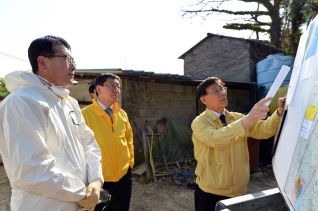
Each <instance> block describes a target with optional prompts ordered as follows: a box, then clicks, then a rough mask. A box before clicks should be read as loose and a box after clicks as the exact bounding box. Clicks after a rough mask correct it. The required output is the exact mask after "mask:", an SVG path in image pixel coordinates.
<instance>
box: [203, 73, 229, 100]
mask: <svg viewBox="0 0 318 211" xmlns="http://www.w3.org/2000/svg"><path fill="white" fill-rule="evenodd" d="M215 83H218V84H221V85H222V86H224V85H225V83H224V82H223V81H222V80H221V79H219V78H218V77H208V78H206V79H205V80H203V81H202V82H201V83H200V84H199V86H198V87H197V97H198V98H200V97H202V96H204V95H207V92H206V88H208V87H209V86H210V85H212V84H215Z"/></svg>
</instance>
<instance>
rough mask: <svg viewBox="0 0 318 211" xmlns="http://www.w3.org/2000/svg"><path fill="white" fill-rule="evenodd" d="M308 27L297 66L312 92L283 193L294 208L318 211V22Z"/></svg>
mask: <svg viewBox="0 0 318 211" xmlns="http://www.w3.org/2000/svg"><path fill="white" fill-rule="evenodd" d="M316 22H317V21H316ZM308 30H310V31H309V35H308V38H307V42H306V47H305V53H304V54H303V58H302V64H301V65H300V66H299V67H297V68H300V73H301V74H300V75H303V77H305V76H306V75H307V76H308V77H309V76H310V77H313V78H312V84H311V91H310V93H308V94H309V101H308V104H307V108H306V113H305V115H304V118H303V122H302V125H301V128H300V131H299V137H298V141H297V144H296V148H295V151H294V155H293V158H292V162H291V166H290V169H289V172H288V175H287V180H286V183H285V186H284V192H285V194H286V196H287V197H288V198H287V200H289V203H290V204H291V205H292V206H293V207H292V208H293V209H294V210H297V211H299V210H301V211H303V210H318V115H317V114H316V113H317V112H316V111H317V108H318V64H317V61H318V54H317V43H318V31H317V24H314V23H312V24H311V25H310V27H309V29H308ZM298 59H299V58H298ZM308 68H309V69H308ZM305 71H311V73H310V74H309V73H304V72H305ZM304 75H305V76H304ZM299 77H302V76H299ZM304 94H305V93H304ZM294 100H295V101H294V103H299V102H297V100H296V99H294ZM305 103H306V102H305ZM290 208H291V207H290Z"/></svg>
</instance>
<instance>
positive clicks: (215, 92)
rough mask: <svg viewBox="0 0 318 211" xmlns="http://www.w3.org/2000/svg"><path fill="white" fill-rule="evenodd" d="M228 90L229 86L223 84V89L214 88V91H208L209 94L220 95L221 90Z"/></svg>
mask: <svg viewBox="0 0 318 211" xmlns="http://www.w3.org/2000/svg"><path fill="white" fill-rule="evenodd" d="M226 91H227V87H225V86H222V87H221V89H219V90H214V91H213V92H207V94H212V95H219V94H220V93H221V92H226Z"/></svg>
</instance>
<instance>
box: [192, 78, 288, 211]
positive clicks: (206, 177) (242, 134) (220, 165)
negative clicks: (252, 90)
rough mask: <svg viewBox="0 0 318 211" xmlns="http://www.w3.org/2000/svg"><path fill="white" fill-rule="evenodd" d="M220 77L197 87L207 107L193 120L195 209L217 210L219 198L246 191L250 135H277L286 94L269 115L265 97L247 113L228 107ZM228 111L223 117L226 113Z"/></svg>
mask: <svg viewBox="0 0 318 211" xmlns="http://www.w3.org/2000/svg"><path fill="white" fill-rule="evenodd" d="M224 85H225V84H224V82H223V81H222V80H221V79H219V78H217V77H209V78H207V79H205V80H204V81H202V82H201V83H200V84H199V86H198V88H197V96H198V98H199V99H200V101H201V102H202V103H203V104H205V105H206V110H205V111H204V112H202V113H201V114H200V115H199V116H197V117H196V118H195V119H194V120H193V122H192V124H191V128H192V130H193V134H192V141H193V144H194V156H195V159H196V160H197V167H196V169H195V174H196V176H197V179H196V182H197V184H198V185H197V187H196V189H195V193H194V198H195V210H196V211H208V210H209V211H210V210H215V205H216V203H217V201H219V200H223V199H227V198H230V197H235V196H240V195H243V194H244V193H245V192H246V188H247V184H248V181H249V176H250V167H249V153H248V148H247V138H248V137H253V138H256V139H266V138H269V137H271V136H273V135H275V133H276V131H277V128H278V124H279V119H280V118H279V116H280V115H281V114H282V111H283V106H284V102H285V98H280V99H279V100H278V104H279V108H278V109H277V111H276V112H275V113H274V114H273V115H272V116H271V117H269V118H268V119H266V120H262V119H265V118H266V116H267V113H268V111H269V108H268V107H267V106H265V105H264V103H266V102H268V101H270V100H271V99H272V98H267V99H262V100H260V101H259V102H258V103H256V104H255V105H254V107H253V108H252V109H251V111H250V112H249V113H248V114H247V115H246V116H245V115H243V114H241V113H236V112H229V111H228V110H226V109H225V108H226V106H227V105H228V101H227V92H226V91H227V88H226V87H225V86H224ZM223 115H225V117H224V119H223V120H222V116H223Z"/></svg>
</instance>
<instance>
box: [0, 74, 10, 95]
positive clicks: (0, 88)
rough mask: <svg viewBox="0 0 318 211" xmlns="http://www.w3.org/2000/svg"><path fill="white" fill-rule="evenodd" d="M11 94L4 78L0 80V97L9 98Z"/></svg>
mask: <svg viewBox="0 0 318 211" xmlns="http://www.w3.org/2000/svg"><path fill="white" fill-rule="evenodd" d="M8 94H10V92H9V91H8V90H7V87H6V82H5V81H4V79H3V78H0V96H4V97H5V96H7V95H8Z"/></svg>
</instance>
